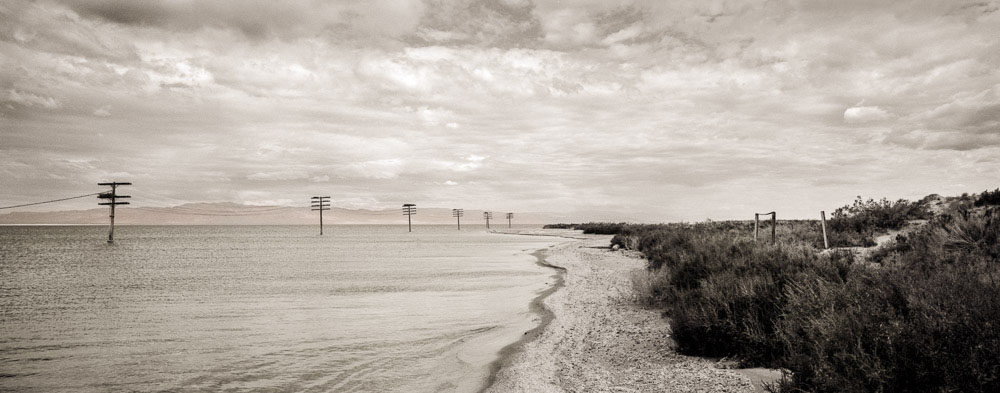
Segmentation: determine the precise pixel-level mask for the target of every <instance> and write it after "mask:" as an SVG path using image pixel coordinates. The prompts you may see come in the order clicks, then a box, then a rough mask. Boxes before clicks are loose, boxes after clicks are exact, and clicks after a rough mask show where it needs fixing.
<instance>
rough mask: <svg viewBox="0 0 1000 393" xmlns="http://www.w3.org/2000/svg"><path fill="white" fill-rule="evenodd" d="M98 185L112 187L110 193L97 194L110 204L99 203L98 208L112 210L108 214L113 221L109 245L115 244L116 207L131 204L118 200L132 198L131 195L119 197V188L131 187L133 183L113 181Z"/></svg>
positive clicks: (109, 233) (109, 229)
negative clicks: (105, 207) (106, 207)
mask: <svg viewBox="0 0 1000 393" xmlns="http://www.w3.org/2000/svg"><path fill="white" fill-rule="evenodd" d="M97 185H99V186H110V187H111V190H110V191H105V192H102V193H99V194H97V199H105V200H108V201H109V202H98V203H97V205H98V206H108V207H109V209H110V213H109V214H108V218H109V219H110V221H111V225H110V226H109V227H108V243H114V242H115V206H118V205H128V204H129V203H128V202H119V201H118V200H119V199H126V198H131V197H132V196H130V195H118V186H131V185H132V183H131V182H117V181H112V182H103V183H97Z"/></svg>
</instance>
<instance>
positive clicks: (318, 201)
mask: <svg viewBox="0 0 1000 393" xmlns="http://www.w3.org/2000/svg"><path fill="white" fill-rule="evenodd" d="M312 210H313V211H317V210H319V235H320V236H323V211H324V210H330V197H328V196H314V197H312Z"/></svg>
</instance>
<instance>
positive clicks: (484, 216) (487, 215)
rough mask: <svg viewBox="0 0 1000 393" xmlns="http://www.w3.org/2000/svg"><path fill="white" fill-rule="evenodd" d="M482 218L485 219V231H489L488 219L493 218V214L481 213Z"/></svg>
mask: <svg viewBox="0 0 1000 393" xmlns="http://www.w3.org/2000/svg"><path fill="white" fill-rule="evenodd" d="M483 218H485V219H486V229H490V219H491V218H493V212H483Z"/></svg>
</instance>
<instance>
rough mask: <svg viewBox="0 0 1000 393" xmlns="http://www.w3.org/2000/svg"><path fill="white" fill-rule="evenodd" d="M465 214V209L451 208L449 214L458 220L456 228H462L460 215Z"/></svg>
mask: <svg viewBox="0 0 1000 393" xmlns="http://www.w3.org/2000/svg"><path fill="white" fill-rule="evenodd" d="M464 215H465V210H463V209H451V216H452V217H455V219H456V220H458V230H460V231H461V230H462V216H464Z"/></svg>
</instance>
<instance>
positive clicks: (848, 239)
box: [829, 196, 931, 247]
mask: <svg viewBox="0 0 1000 393" xmlns="http://www.w3.org/2000/svg"><path fill="white" fill-rule="evenodd" d="M930 216H931V214H930V212H929V211H928V209H927V206H926V201H921V202H909V201H906V200H903V199H900V200H897V201H895V202H890V201H889V200H888V199H885V198H882V199H881V200H878V201H876V200H874V199H868V200H867V201H865V200H863V199H861V197H860V196H859V197H858V199H856V200H855V201H854V203H853V204H851V205H847V206H843V207H840V208H837V210H834V212H833V214H831V219H830V221H829V226H830V233H829V236H830V238H831V244H832V245H836V246H861V247H870V246H874V245H875V240H874V238H873V237H874V235H875V234H876V233H878V232H881V231H885V230H888V229H900V228H902V227H903V226H904V225H906V222H907V221H908V220H914V219H925V218H930Z"/></svg>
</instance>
